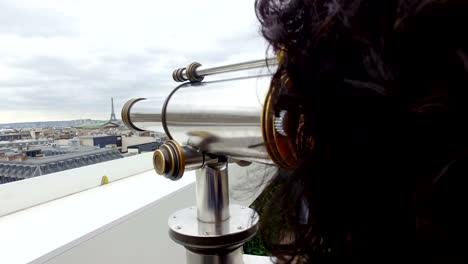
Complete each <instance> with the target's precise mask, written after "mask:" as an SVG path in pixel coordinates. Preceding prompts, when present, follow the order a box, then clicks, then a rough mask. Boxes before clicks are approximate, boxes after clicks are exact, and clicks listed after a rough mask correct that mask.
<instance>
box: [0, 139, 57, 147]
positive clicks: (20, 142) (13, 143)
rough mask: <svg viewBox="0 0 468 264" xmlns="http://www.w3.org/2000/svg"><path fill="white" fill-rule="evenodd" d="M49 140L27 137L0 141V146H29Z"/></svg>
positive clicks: (48, 141) (45, 143) (45, 142)
mask: <svg viewBox="0 0 468 264" xmlns="http://www.w3.org/2000/svg"><path fill="white" fill-rule="evenodd" d="M50 142H51V141H50V140H48V139H27V140H15V141H11V142H9V141H4V142H0V148H27V147H29V146H36V145H47V144H48V143H50Z"/></svg>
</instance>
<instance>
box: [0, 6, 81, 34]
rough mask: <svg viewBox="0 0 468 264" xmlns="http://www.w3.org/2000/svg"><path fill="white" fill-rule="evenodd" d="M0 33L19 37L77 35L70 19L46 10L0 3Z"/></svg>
mask: <svg viewBox="0 0 468 264" xmlns="http://www.w3.org/2000/svg"><path fill="white" fill-rule="evenodd" d="M0 10H1V15H0V33H10V34H15V35H18V36H21V37H56V36H61V37H64V36H65V37H68V36H74V35H76V34H77V31H76V27H75V26H74V23H73V21H72V20H71V18H70V17H66V16H65V15H63V14H60V13H56V12H54V11H52V10H47V9H33V8H28V7H18V6H16V5H15V3H14V2H13V1H11V2H3V1H0Z"/></svg>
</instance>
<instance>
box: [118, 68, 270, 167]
mask: <svg viewBox="0 0 468 264" xmlns="http://www.w3.org/2000/svg"><path fill="white" fill-rule="evenodd" d="M270 78H271V77H270V75H262V76H254V77H248V78H238V79H230V80H224V81H214V82H202V83H185V84H182V85H180V86H179V87H177V88H176V89H175V90H174V91H173V92H172V93H171V94H170V95H169V96H168V98H167V99H166V101H165V103H164V102H161V101H158V100H151V99H135V100H133V101H130V102H129V103H128V104H127V105H126V106H125V108H124V111H126V112H128V119H127V118H124V121H125V123H127V124H130V125H129V126H130V127H133V128H135V129H137V130H151V131H164V132H165V133H166V134H167V135H168V137H169V138H170V139H173V140H175V141H177V142H178V143H179V144H181V145H188V146H191V147H194V148H196V149H198V150H201V151H204V152H207V153H213V154H216V155H222V156H227V157H230V158H233V159H237V160H245V161H253V162H262V163H271V160H270V159H269V157H268V153H267V151H266V149H265V146H264V143H263V142H264V140H263V136H262V120H261V119H262V118H261V117H262V111H263V104H264V102H265V97H266V94H267V92H268V89H269V84H270Z"/></svg>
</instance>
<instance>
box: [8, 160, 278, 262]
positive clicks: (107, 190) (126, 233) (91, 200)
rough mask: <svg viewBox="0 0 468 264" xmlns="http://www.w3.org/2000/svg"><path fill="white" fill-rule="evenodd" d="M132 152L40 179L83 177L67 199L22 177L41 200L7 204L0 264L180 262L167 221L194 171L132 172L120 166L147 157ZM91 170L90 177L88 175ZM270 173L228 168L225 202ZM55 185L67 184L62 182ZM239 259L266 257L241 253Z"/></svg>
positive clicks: (249, 197)
mask: <svg viewBox="0 0 468 264" xmlns="http://www.w3.org/2000/svg"><path fill="white" fill-rule="evenodd" d="M139 156H140V157H137V156H135V157H134V158H133V159H121V160H120V161H121V162H120V163H119V162H116V161H112V162H107V163H101V164H96V165H92V166H88V167H83V168H81V169H75V170H73V171H72V172H68V173H65V172H64V173H63V174H56V175H53V176H52V177H49V178H43V180H45V181H47V182H51V181H52V180H53V179H54V177H69V178H68V179H70V177H83V181H85V182H89V186H88V185H86V186H85V187H86V188H84V189H83V191H78V192H72V193H70V195H66V196H64V195H63V194H62V192H59V193H60V195H58V196H57V197H56V199H51V198H50V197H51V196H50V195H47V197H48V198H47V197H46V198H47V199H45V198H44V197H41V196H40V195H39V194H36V193H38V192H44V193H47V192H50V191H54V190H47V189H42V190H39V189H37V188H35V186H34V184H37V183H38V181H40V178H37V180H34V181H30V182H28V180H25V181H22V184H23V185H27V187H28V188H29V190H31V191H34V192H35V193H34V194H33V196H32V197H39V198H40V199H42V200H41V202H39V201H31V199H26V200H27V201H28V203H29V204H30V205H29V206H30V207H28V206H25V205H26V204H25V203H23V204H20V207H18V209H16V210H15V208H10V209H9V211H10V212H13V213H10V214H7V215H4V216H3V217H0V248H1V249H2V250H1V253H0V263H2V264H3V263H8V264H20V263H21V264H22V263H48V264H62V263H63V264H75V263H76V264H78V263H91V264H93V263H99V264H100V263H113V264H124V263H139V264H145V263H148V264H149V263H185V249H184V248H183V247H182V246H180V245H177V244H175V243H174V242H173V241H172V240H170V238H169V236H168V227H167V219H168V217H169V215H170V214H172V213H173V212H175V211H177V210H179V209H182V208H185V207H189V206H192V205H194V204H195V191H194V180H195V176H194V172H186V173H185V175H184V177H183V178H182V179H181V180H179V181H175V182H174V181H170V180H168V179H165V178H164V177H161V176H158V175H156V174H155V172H154V171H153V170H146V171H144V172H138V170H131V169H129V168H127V167H128V166H136V165H139V164H140V163H141V162H144V164H146V163H147V162H148V161H149V160H148V157H147V155H139ZM106 165H107V166H108V167H107V168H106V167H105V166H106ZM93 166H94V167H93ZM103 166H104V167H103ZM93 168H94V169H93ZM119 172H120V173H119ZM124 172H125V173H124ZM93 173H96V175H95V177H91V176H92V175H91V174H93ZM103 173H106V174H107V175H109V176H110V178H111V179H112V181H111V182H110V183H109V184H105V185H102V186H99V185H98V183H96V182H95V181H96V180H98V179H99V177H100V176H101V175H102V174H103ZM132 173H133V174H132ZM270 173H271V168H268V167H264V166H252V167H248V168H240V167H237V166H231V168H230V176H231V177H230V178H231V179H230V184H231V187H232V189H231V198H234V199H232V200H231V201H232V202H233V203H240V204H244V205H248V204H250V203H251V201H253V199H255V197H256V196H257V195H258V193H259V192H260V191H261V187H259V186H260V185H262V184H260V183H261V182H263V181H266V180H267V178H268V177H266V178H264V177H263V176H264V175H267V174H270ZM81 174H87V175H88V176H86V175H82V176H80V175H81ZM85 176H86V177H85ZM91 179H93V180H91ZM70 180H71V179H70ZM73 181H74V180H72V182H73ZM57 183H63V184H65V186H64V187H67V188H70V186H68V185H67V184H66V181H64V180H63V179H60V180H58V181H57ZM29 185H31V186H29ZM93 185H94V187H93ZM44 186H48V185H45V184H40V183H39V184H38V185H37V186H36V187H44ZM8 187H10V188H12V189H8ZM19 187H20V186H19V185H17V184H11V185H5V186H3V195H6V194H14V193H13V191H15V190H16V191H17V190H19V191H20V194H21V195H27V193H25V190H20V189H19ZM82 187H83V186H82ZM26 190H28V189H26ZM57 190H61V188H60V186H56V190H55V191H57ZM71 190H75V189H73V188H71ZM252 190H255V191H254V192H253V191H252ZM242 191H243V192H242ZM15 195H16V196H17V195H18V194H15ZM16 196H10V198H11V199H12V198H14V197H16ZM39 198H38V199H39ZM236 198H237V199H236ZM10 206H11V205H10ZM25 207H27V208H25ZM4 209H5V208H4ZM246 263H270V260H269V258H258V257H253V256H246Z"/></svg>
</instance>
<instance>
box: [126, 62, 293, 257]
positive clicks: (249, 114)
mask: <svg viewBox="0 0 468 264" xmlns="http://www.w3.org/2000/svg"><path fill="white" fill-rule="evenodd" d="M275 64H276V59H267V60H257V61H249V62H244V63H239V64H232V65H226V66H221V67H215V68H203V66H201V65H200V64H199V63H192V64H190V65H189V66H187V67H185V68H180V69H177V70H175V71H174V73H173V79H174V80H175V81H176V82H183V83H182V84H181V85H179V86H177V87H176V88H175V89H174V90H172V92H171V93H169V94H168V95H167V97H166V98H165V100H159V101H158V100H151V99H146V98H136V99H132V100H130V101H128V102H127V103H126V104H125V105H124V107H123V109H122V120H123V121H124V123H125V124H126V125H127V127H129V128H131V129H134V130H137V131H164V132H165V133H166V134H167V136H168V137H169V139H170V140H168V141H167V142H165V143H164V144H163V145H161V146H160V147H159V149H157V150H156V151H155V152H154V155H153V165H154V168H155V170H156V172H157V173H158V174H160V175H164V176H165V177H166V178H169V179H171V180H178V179H180V178H181V177H183V175H184V172H185V171H189V170H197V171H196V201H197V208H196V210H195V209H194V208H193V207H191V208H186V209H182V210H180V211H178V212H176V213H174V214H173V215H172V216H170V218H169V221H168V224H169V235H170V237H171V238H172V239H173V240H174V241H175V242H177V243H179V244H181V245H183V246H185V248H186V249H187V263H189V264H191V263H243V261H242V245H243V244H244V242H246V241H247V240H249V239H250V238H251V237H253V236H254V235H255V233H256V231H257V229H258V221H259V218H258V215H257V213H256V212H255V211H254V210H252V209H250V208H246V207H243V206H239V205H232V204H231V205H230V204H229V188H228V170H227V168H228V164H229V163H230V162H236V163H238V164H239V165H248V164H250V163H252V162H258V163H264V164H272V165H274V164H276V165H281V166H282V167H288V166H292V165H293V161H292V160H291V159H290V156H291V155H289V153H288V143H287V141H286V139H287V135H286V133H285V131H284V130H283V123H284V122H286V121H287V120H286V118H285V117H286V116H285V115H284V113H282V112H277V111H275V109H273V103H272V100H273V99H272V98H273V97H274V95H275V89H270V81H271V72H270V71H269V69H268V67H269V66H274V65H275ZM262 68H263V69H264V70H266V72H267V73H266V74H256V75H254V76H245V75H246V74H244V77H236V78H229V79H224V80H216V81H208V82H206V81H203V79H204V78H205V77H206V76H210V75H216V74H220V73H229V72H234V71H244V72H247V70H250V69H262Z"/></svg>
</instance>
